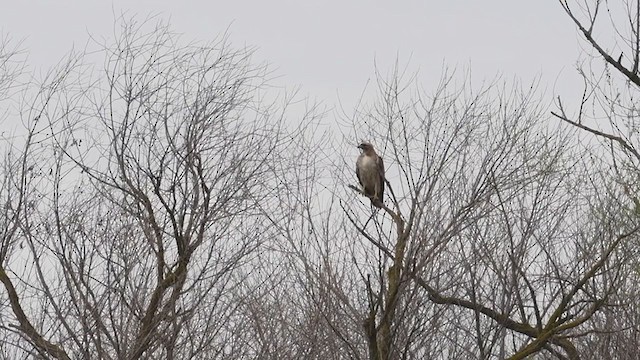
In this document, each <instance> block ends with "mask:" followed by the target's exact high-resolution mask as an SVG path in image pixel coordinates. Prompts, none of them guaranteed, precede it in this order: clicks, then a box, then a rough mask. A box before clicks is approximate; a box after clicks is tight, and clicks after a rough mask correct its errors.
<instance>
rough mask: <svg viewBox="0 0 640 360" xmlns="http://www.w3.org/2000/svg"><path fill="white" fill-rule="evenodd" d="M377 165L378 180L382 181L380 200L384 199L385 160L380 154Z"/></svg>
mask: <svg viewBox="0 0 640 360" xmlns="http://www.w3.org/2000/svg"><path fill="white" fill-rule="evenodd" d="M376 165H377V168H378V181H380V201H383V199H384V182H385V181H384V179H385V178H384V161H383V160H382V158H381V157H380V156H378V159H377V160H376Z"/></svg>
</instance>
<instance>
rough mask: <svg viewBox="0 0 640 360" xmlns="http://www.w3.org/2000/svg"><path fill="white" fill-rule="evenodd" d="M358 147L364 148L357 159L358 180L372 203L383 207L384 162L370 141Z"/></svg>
mask: <svg viewBox="0 0 640 360" xmlns="http://www.w3.org/2000/svg"><path fill="white" fill-rule="evenodd" d="M358 148H359V149H361V150H362V152H361V153H360V156H358V160H356V175H357V176H358V181H360V185H362V191H363V192H364V194H365V195H366V196H367V197H369V199H371V204H373V206H375V207H377V208H381V207H382V203H383V201H384V163H383V162H382V158H381V157H380V156H378V154H376V151H375V150H374V149H373V145H371V144H370V143H368V142H363V143H362V144H360V145H358Z"/></svg>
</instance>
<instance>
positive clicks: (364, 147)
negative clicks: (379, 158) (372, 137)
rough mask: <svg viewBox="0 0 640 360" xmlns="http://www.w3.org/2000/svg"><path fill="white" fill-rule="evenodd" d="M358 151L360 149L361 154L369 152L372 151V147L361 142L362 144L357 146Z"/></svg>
mask: <svg viewBox="0 0 640 360" xmlns="http://www.w3.org/2000/svg"><path fill="white" fill-rule="evenodd" d="M358 149H362V151H363V152H370V151H373V145H371V143H368V142H366V141H363V142H362V143H360V145H358Z"/></svg>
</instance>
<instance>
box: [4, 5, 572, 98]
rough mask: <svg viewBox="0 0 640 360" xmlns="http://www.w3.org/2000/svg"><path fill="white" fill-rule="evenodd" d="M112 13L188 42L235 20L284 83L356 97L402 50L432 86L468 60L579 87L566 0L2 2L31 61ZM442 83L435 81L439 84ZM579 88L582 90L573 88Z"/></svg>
mask: <svg viewBox="0 0 640 360" xmlns="http://www.w3.org/2000/svg"><path fill="white" fill-rule="evenodd" d="M114 12H115V13H117V14H119V13H121V12H127V13H128V14H130V15H138V16H140V17H145V16H147V15H149V14H158V15H159V16H161V17H163V18H166V19H169V22H170V23H171V25H172V28H173V29H174V30H175V31H176V32H179V33H182V34H184V36H185V37H186V38H187V39H189V40H201V41H207V40H211V39H213V38H214V37H216V36H217V35H220V34H221V33H223V32H224V31H225V30H227V29H229V30H230V33H231V39H232V42H233V43H234V44H236V45H237V46H243V45H245V44H246V45H252V46H256V47H257V48H258V49H259V50H258V53H257V58H258V59H259V60H264V61H268V62H269V63H271V64H272V65H273V66H274V68H275V69H276V73H277V74H278V75H281V76H282V77H281V78H280V79H279V80H278V81H279V82H281V84H283V85H287V86H296V85H299V86H301V87H302V92H303V93H304V94H308V95H310V96H311V97H313V98H317V99H319V100H323V101H324V102H325V103H327V104H328V105H329V106H332V105H334V104H335V103H336V99H337V94H338V92H339V94H340V97H341V98H343V99H344V100H345V101H346V103H347V104H351V103H352V102H353V101H354V98H355V97H357V96H358V94H360V92H361V91H362V89H363V88H364V86H365V84H366V82H367V79H370V78H372V77H373V75H374V61H375V63H377V64H378V68H379V69H380V70H381V71H382V72H383V73H384V72H385V71H387V70H389V69H390V68H391V65H392V63H393V62H394V61H395V59H396V58H399V60H400V63H401V64H406V63H408V64H409V66H410V68H411V69H412V70H419V72H420V75H421V83H422V85H423V87H424V88H425V89H426V90H427V91H428V90H430V89H432V88H434V87H435V85H436V83H437V80H438V78H439V76H440V73H441V70H442V66H443V64H446V65H447V66H449V67H458V68H461V67H470V68H471V71H472V74H473V79H474V81H479V80H482V79H491V78H493V77H495V76H496V74H498V73H500V74H502V75H503V77H505V78H509V79H510V78H513V77H516V78H519V79H521V80H522V81H524V82H528V81H531V80H532V79H533V78H534V77H536V76H541V77H542V86H543V88H546V93H547V95H551V94H552V93H554V92H559V93H561V94H563V95H570V94H571V92H573V91H580V88H579V82H578V81H577V76H576V74H575V70H574V64H575V62H576V60H577V59H578V57H579V56H580V51H581V47H582V46H581V42H580V41H579V37H578V35H577V34H576V31H575V28H574V27H573V26H572V24H571V23H570V21H569V19H568V18H567V17H566V15H564V13H563V12H562V9H561V8H560V6H559V5H558V3H557V1H554V0H546V1H524V0H492V1H477V0H476V1H472V0H466V1H464V0H447V1H425V0H422V1H418V0H410V1H409V0H403V1H364V0H358V1H345V0H340V1H335V0H330V1H327V0H323V1H299V0H298V1H295V0H271V1H265V0H261V1H228V0H227V1H175V0H173V1H169V0H161V1H159V0H145V1H120V0H118V1H113V2H109V1H44V0H40V1H11V2H5V3H4V4H3V9H2V11H1V12H0V24H1V26H2V32H3V33H4V34H5V35H9V36H11V37H12V38H13V39H23V40H24V43H23V48H25V49H27V50H29V51H30V60H31V64H33V65H36V66H47V65H50V64H54V63H56V62H57V60H59V59H60V58H61V57H62V56H63V55H64V54H65V53H66V52H68V51H69V49H70V48H71V47H72V46H73V45H74V44H75V45H76V46H80V47H81V46H83V45H84V43H85V41H86V40H87V37H88V35H87V34H88V33H91V34H94V35H96V36H98V37H100V36H106V37H109V36H111V35H112V34H113V19H114ZM430 82H433V86H430ZM574 96H576V95H574Z"/></svg>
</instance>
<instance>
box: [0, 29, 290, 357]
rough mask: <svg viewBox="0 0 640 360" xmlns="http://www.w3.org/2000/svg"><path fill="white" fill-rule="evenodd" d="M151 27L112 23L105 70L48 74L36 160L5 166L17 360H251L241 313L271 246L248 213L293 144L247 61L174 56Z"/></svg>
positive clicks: (218, 46) (178, 52) (222, 45)
mask: <svg viewBox="0 0 640 360" xmlns="http://www.w3.org/2000/svg"><path fill="white" fill-rule="evenodd" d="M152 25H153V20H149V21H145V22H142V23H137V22H136V21H135V20H126V21H122V20H121V21H119V22H117V27H119V28H117V29H116V34H115V36H116V38H115V41H114V42H113V43H105V44H104V45H103V47H102V49H101V50H100V51H99V52H98V53H99V54H102V55H104V65H103V68H102V69H101V70H93V69H91V67H89V66H87V65H84V64H83V63H80V62H73V61H69V62H67V63H65V67H64V69H62V70H65V71H55V72H52V74H53V77H52V78H51V79H48V81H46V82H44V83H43V85H42V86H41V89H47V90H48V92H46V94H44V93H42V92H41V93H39V94H36V95H35V96H34V97H33V98H34V99H35V100H33V103H32V105H33V106H31V108H30V109H36V110H37V109H39V110H40V113H39V114H37V116H36V117H34V118H35V119H37V123H38V126H39V127H38V131H39V133H38V134H37V135H38V136H35V135H36V132H35V131H31V132H30V134H34V136H33V137H31V135H30V137H29V138H28V140H27V146H31V147H33V146H34V144H39V146H42V148H43V149H44V150H40V152H39V153H38V154H37V155H38V157H36V156H35V155H34V154H33V152H31V151H29V148H28V147H27V149H25V150H24V151H23V152H21V153H20V154H19V157H18V159H17V160H15V161H5V166H7V167H9V166H11V168H10V169H7V171H6V172H5V174H6V181H5V184H6V185H5V187H4V191H5V193H4V194H5V197H6V199H5V202H6V204H5V205H3V208H4V209H5V211H4V215H3V216H4V219H5V220H3V224H4V227H5V230H4V231H5V233H6V235H5V240H3V249H5V250H3V253H2V265H3V270H2V272H0V274H1V275H2V277H1V280H2V283H3V284H4V289H5V290H6V294H7V297H8V299H9V301H10V304H11V309H7V308H4V307H3V309H2V313H3V315H2V317H3V318H7V319H14V320H10V323H9V325H8V328H12V327H13V325H12V323H13V321H17V322H18V324H17V325H16V326H15V330H14V332H15V334H16V335H17V336H14V337H13V338H12V341H11V342H10V343H9V344H12V345H11V346H12V348H13V349H16V350H15V351H16V352H15V353H16V354H20V353H23V354H29V353H39V354H41V355H42V356H44V357H54V358H61V359H64V358H105V359H107V358H117V359H125V358H126V359H139V358H166V359H174V358H177V359H187V358H229V357H232V358H241V357H253V356H257V355H256V354H258V353H257V352H255V349H251V348H249V347H247V346H244V344H243V343H242V341H243V339H244V338H246V334H242V333H239V332H238V330H239V329H242V326H243V324H241V323H239V322H238V319H240V316H238V311H239V309H241V308H242V296H243V293H249V290H247V289H250V288H251V286H252V285H253V284H256V283H257V279H259V277H258V276H254V271H255V267H256V266H257V265H259V262H260V260H261V258H260V254H261V253H262V251H263V250H260V249H261V248H262V245H263V244H264V243H265V242H266V241H267V240H268V239H269V232H270V231H271V230H270V227H271V225H270V224H269V223H268V222H264V221H261V220H260V216H261V214H262V213H261V211H258V210H257V209H256V208H255V204H256V203H257V202H260V203H262V204H269V203H270V202H271V201H270V199H272V198H273V188H272V184H273V181H274V180H273V178H271V177H270V176H269V174H270V171H269V170H270V166H269V164H270V163H277V162H278V161H277V158H278V157H279V156H280V149H279V148H280V147H281V146H283V145H284V144H286V142H291V141H292V140H291V134H289V135H288V137H285V128H284V126H283V123H282V120H283V115H282V112H281V111H280V110H279V108H277V107H274V106H270V105H269V103H268V102H267V100H266V99H264V98H263V94H262V89H263V86H264V84H265V81H266V80H267V78H268V72H267V71H266V68H265V67H264V66H260V65H254V64H253V63H252V61H251V54H252V51H251V50H250V49H234V48H232V47H231V46H230V45H229V43H228V39H227V38H226V37H223V38H221V39H219V40H218V41H216V42H214V43H212V44H188V45H182V42H181V40H180V39H179V37H178V36H177V35H175V34H173V33H172V32H171V31H170V30H169V28H168V27H167V26H166V25H164V24H162V23H157V25H156V26H152ZM87 56H89V55H86V56H84V57H81V58H87ZM90 56H91V57H95V56H96V53H91V54H90ZM66 70H68V71H66ZM45 95H46V96H47V99H46V101H45V100H43V98H44V96H45ZM29 111H33V110H29ZM29 111H27V110H26V109H23V111H22V114H23V115H24V116H26V115H27V113H29ZM29 115H31V113H29ZM43 124H44V125H45V126H44V127H43V126H42V125H43ZM16 169H17V170H19V171H15V170H16ZM14 174H17V175H14ZM15 176H17V177H15ZM266 206H267V205H264V207H265V208H266ZM23 243H24V244H25V247H24V249H21V250H15V246H16V244H23ZM11 249H13V250H14V251H9V250H11ZM25 259H26V260H25ZM265 269H266V267H265ZM248 279H249V280H248ZM9 310H10V311H9ZM9 314H11V317H7V316H8V315H9ZM5 326H7V325H5ZM3 348H5V347H3Z"/></svg>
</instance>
